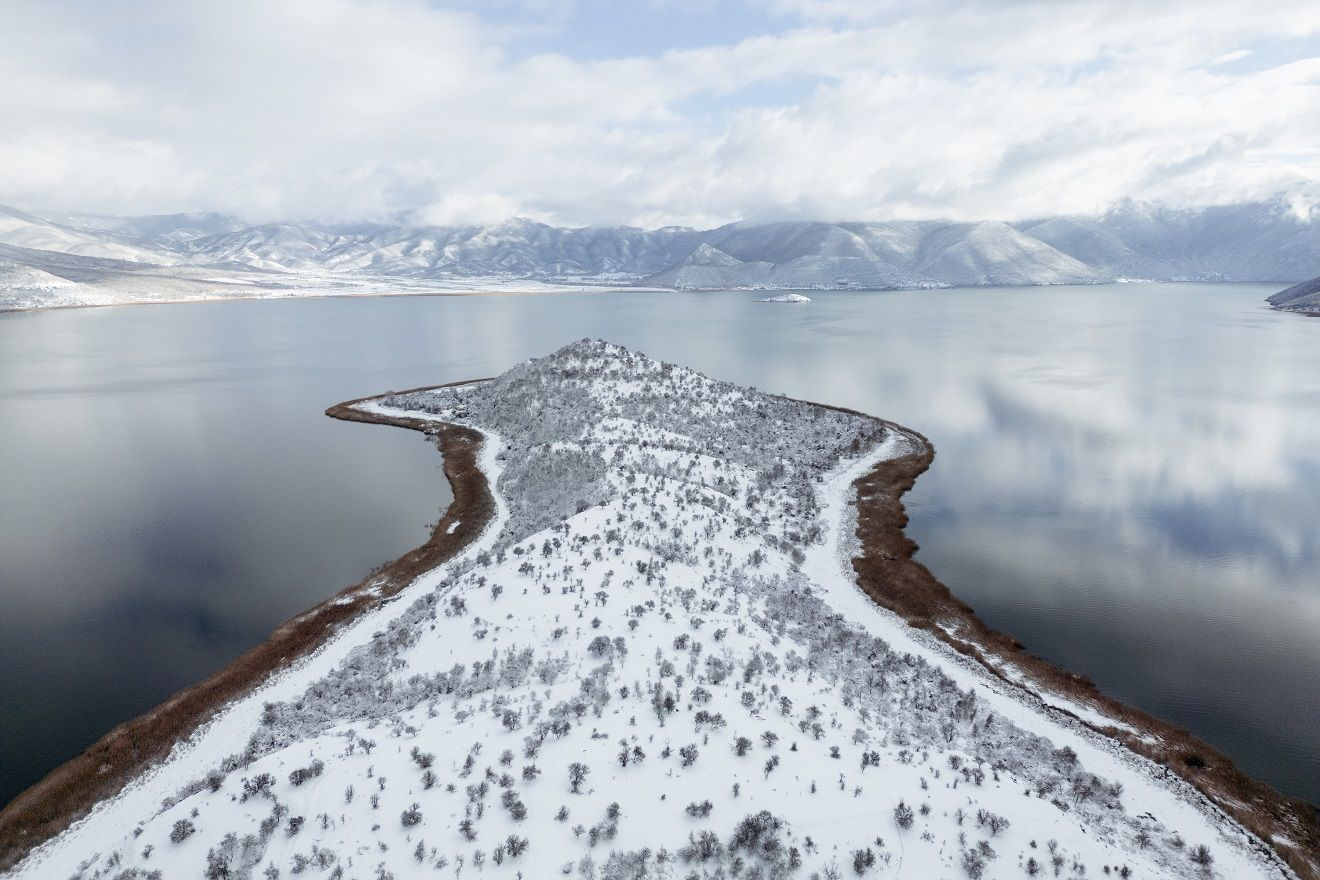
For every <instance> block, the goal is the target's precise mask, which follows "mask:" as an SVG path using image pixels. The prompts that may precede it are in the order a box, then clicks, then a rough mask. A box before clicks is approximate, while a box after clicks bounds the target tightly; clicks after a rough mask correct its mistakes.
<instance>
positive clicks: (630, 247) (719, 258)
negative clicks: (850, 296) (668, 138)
mask: <svg viewBox="0 0 1320 880" xmlns="http://www.w3.org/2000/svg"><path fill="white" fill-rule="evenodd" d="M1316 222H1318V221H1317V220H1315V219H1309V220H1303V219H1299V218H1298V216H1297V215H1296V213H1295V212H1293V211H1292V210H1291V208H1290V207H1289V205H1288V203H1287V201H1286V200H1280V199H1275V200H1272V201H1265V202H1255V203H1247V204H1241V205H1222V206H1214V207H1207V208H1202V209H1196V210H1174V209H1167V208H1162V207H1161V206H1158V205H1136V204H1126V205H1121V206H1118V207H1116V208H1114V209H1113V210H1111V211H1109V212H1108V213H1106V214H1104V215H1102V216H1096V217H1055V218H1048V219H1044V220H1040V221H1033V222H1029V223H1023V224H1018V225H1012V224H1008V223H1001V222H993V221H985V222H977V223H951V222H947V221H939V220H929V221H891V222H884V223H822V222H814V221H794V222H785V223H769V224H753V223H733V224H729V225H727V226H721V227H719V228H716V229H707V230H695V229H684V228H675V227H668V228H664V229H656V230H642V229H635V228H632V227H618V228H595V227H587V228H562V227H553V226H548V225H545V224H542V223H535V222H532V221H528V220H515V221H511V222H507V223H500V224H496V225H491V226H454V227H423V228H414V227H409V226H373V227H371V228H369V229H363V228H362V227H354V226H345V227H336V226H333V225H326V224H319V223H292V222H290V223H269V224H263V225H258V226H245V225H243V224H241V223H239V222H238V221H236V220H234V219H233V218H225V217H219V216H216V215H172V216H166V217H146V218H95V220H94V221H93V220H89V219H88V218H79V217H77V216H73V217H65V218H62V219H58V220H57V219H43V218H40V217H35V216H33V215H30V214H25V213H23V212H21V211H17V210H14V209H11V208H4V207H0V258H4V259H9V260H14V261H18V262H23V263H24V264H26V265H30V266H32V267H33V268H36V269H42V270H47V269H48V268H49V267H48V266H47V265H46V263H48V262H49V258H50V256H51V255H58V256H65V257H77V258H80V259H83V260H89V261H97V260H99V261H100V265H82V266H78V267H76V271H77V274H76V275H75V274H70V275H69V277H70V278H72V279H73V280H76V281H78V282H79V284H80V285H81V287H86V288H88V289H87V290H85V291H83V290H81V287H80V289H79V292H76V293H68V292H66V293H65V294H64V295H61V296H47V297H39V298H38V297H32V296H27V295H15V293H14V291H13V290H11V289H9V288H8V287H7V286H6V285H5V283H4V280H3V278H0V309H2V308H42V307H54V306H59V305H81V304H96V303H99V302H102V301H110V302H165V301H176V300H193V299H214V298H217V297H226V296H291V295H305V296H316V295H335V296H344V295H365V294H369V293H375V294H381V293H426V292H429V293H440V292H454V291H467V292H473V291H481V292H491V291H497V290H498V291H509V292H529V291H539V290H564V289H588V288H589V289H605V290H609V289H621V288H626V287H639V286H646V287H652V288H667V289H675V290H731V289H738V290H837V289H849V290H888V289H897V288H911V289H923V288H939V287H949V286H952V285H1039V284H1092V283H1104V282H1130V281H1135V280H1156V281H1188V280H1197V281H1300V280H1303V279H1306V278H1311V277H1314V276H1316V275H1318V274H1320V250H1318V249H1317V248H1316V226H1315V224H1316ZM56 274H59V273H56ZM216 284H222V285H224V286H223V287H220V288H217V287H215V286H214V285H216Z"/></svg>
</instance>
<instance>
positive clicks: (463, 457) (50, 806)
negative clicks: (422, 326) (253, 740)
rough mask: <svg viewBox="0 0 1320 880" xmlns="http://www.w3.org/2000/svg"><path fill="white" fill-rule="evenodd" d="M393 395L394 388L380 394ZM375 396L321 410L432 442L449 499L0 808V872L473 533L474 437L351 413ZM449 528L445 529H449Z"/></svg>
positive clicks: (485, 508) (482, 502)
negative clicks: (413, 538)
mask: <svg viewBox="0 0 1320 880" xmlns="http://www.w3.org/2000/svg"><path fill="white" fill-rule="evenodd" d="M481 381H485V380H483V379H472V380H465V381H461V382H449V383H444V384H442V385H431V386H424V387H423V388H413V389H407V390H409V391H421V390H428V389H430V388H442V387H448V386H454V385H466V384H471V383H472V382H481ZM387 393H403V392H387ZM379 396H381V395H372V396H371V397H364V398H359V399H357V400H349V401H345V402H344V403H339V404H336V405H334V406H332V407H330V408H329V409H327V410H326V411H325V413H326V415H328V416H330V417H331V418H336V419H340V420H343V421H352V422H364V423H370V424H383V425H393V426H395V427H400V428H407V429H410V430H414V431H421V432H423V433H425V434H427V435H428V436H431V437H433V438H434V439H435V440H436V444H437V446H438V447H439V450H440V453H441V455H442V457H443V466H444V472H445V477H446V478H447V479H448V481H449V485H450V488H451V490H452V492H453V496H454V497H453V501H451V502H450V505H449V507H448V508H447V509H446V510H445V513H444V515H443V516H442V517H441V518H440V520H439V521H438V522H437V523H436V525H435V528H434V530H433V531H432V533H431V537H430V539H428V540H427V542H426V543H424V544H422V545H421V546H420V547H416V548H414V549H413V550H410V551H408V552H407V553H405V554H404V555H403V556H400V557H399V558H398V559H395V560H393V561H391V562H388V563H386V564H385V565H383V566H381V567H380V568H378V569H376V570H375V571H373V572H371V573H370V574H369V575H367V577H365V578H363V579H362V580H361V581H358V582H357V583H355V584H352V585H351V586H349V587H346V588H344V589H342V590H340V591H339V592H337V593H335V594H334V595H332V596H329V597H327V598H326V599H325V600H324V601H322V602H320V603H319V604H317V605H315V606H313V607H312V608H309V609H308V610H306V611H303V612H301V613H299V614H297V615H295V616H294V617H291V618H290V619H288V620H286V621H285V622H284V623H282V624H280V626H278V627H277V628H276V629H275V630H274V631H273V632H272V633H271V634H270V636H268V637H267V638H266V640H265V641H264V642H262V643H261V644H259V645H257V646H255V647H253V648H251V649H250V650H248V651H247V652H245V653H243V654H242V655H240V656H239V657H238V658H236V659H235V660H233V661H231V662H230V663H228V664H226V665H225V666H224V667H222V668H221V669H219V670H218V671H216V672H215V673H214V674H212V675H211V676H210V677H209V678H206V679H204V680H202V681H201V682H199V683H197V684H194V685H191V686H189V687H187V688H185V689H183V690H181V691H179V692H178V693H176V694H174V695H173V696H171V697H170V698H169V699H167V700H165V701H164V702H163V703H161V704H160V705H159V706H157V707H156V708H154V709H152V710H151V711H149V712H147V713H145V714H143V715H140V716H138V717H137V718H134V719H131V720H129V721H126V722H124V723H122V724H120V725H118V726H116V727H114V728H113V729H111V730H110V731H109V732H108V733H106V734H105V735H104V736H102V737H101V738H100V739H99V740H97V741H96V742H95V743H93V744H92V745H91V746H89V747H88V748H87V749H86V750H85V751H83V753H82V754H80V755H78V756H76V757H74V758H71V759H69V760H68V761H65V762H64V763H63V764H60V765H59V766H58V767H56V768H55V769H53V770H52V771H51V772H50V773H48V774H46V776H44V777H43V778H42V779H41V780H40V781H38V782H37V783H35V784H34V785H32V786H31V787H29V788H27V789H25V790H24V791H23V792H21V793H20V794H19V795H18V796H17V797H15V798H14V799H13V800H12V801H10V802H9V803H8V804H7V805H5V807H4V808H3V809H0V873H3V872H5V871H8V870H9V869H10V868H12V867H14V866H15V865H17V864H18V863H19V862H21V861H22V860H23V859H24V858H25V857H26V856H27V855H28V853H29V852H31V851H32V850H33V849H35V848H36V847H38V846H40V845H42V844H43V843H45V842H46V841H48V840H50V839H52V838H54V837H55V836H57V835H58V834H60V833H61V832H62V831H64V830H65V829H66V828H68V827H69V826H70V825H72V824H73V823H74V822H76V821H78V820H79V819H81V818H83V817H84V816H86V815H87V814H88V813H89V812H90V811H91V809H92V808H93V807H94V806H95V805H96V804H98V803H100V802H102V801H105V800H107V799H109V798H112V797H114V796H116V795H117V794H119V793H120V792H121V791H122V790H123V789H124V787H125V786H126V785H127V784H128V783H129V782H130V781H131V780H132V779H134V778H135V777H136V776H137V775H139V774H140V773H142V772H144V771H145V770H147V769H148V768H149V767H151V766H153V765H154V764H156V763H157V762H158V761H160V760H162V759H164V758H166V757H167V756H168V755H169V754H170V751H171V750H172V749H173V748H174V746H175V745H176V744H177V743H179V742H182V741H183V740H185V739H186V738H187V737H189V736H190V735H192V734H193V733H194V732H195V731H197V730H198V729H200V728H201V727H202V726H204V725H205V724H206V723H207V722H208V721H210V720H211V718H212V717H214V716H215V714H216V713H217V712H218V711H219V710H220V709H221V708H222V707H224V706H225V705H227V704H229V703H230V702H232V701H234V700H236V699H238V698H240V697H242V696H243V695H245V694H247V693H250V692H251V691H252V690H254V689H256V688H258V687H260V686H261V685H262V684H264V683H265V682H267V681H268V680H269V679H270V678H271V677H272V676H273V675H274V674H275V673H277V672H279V671H280V670H282V669H285V668H287V667H288V666H289V665H290V664H291V663H293V662H294V661H296V660H298V659H299V658H301V657H304V656H306V655H308V654H310V653H311V652H313V651H314V650H316V649H317V648H318V647H320V646H321V645H323V644H324V643H325V642H326V641H327V640H328V639H329V638H330V637H331V636H332V635H333V634H334V633H335V632H337V631H338V630H339V629H340V628H341V627H343V626H344V625H345V624H346V623H348V622H349V621H351V620H353V619H355V618H357V617H359V616H361V615H362V614H364V613H366V612H368V611H370V610H373V609H375V608H377V607H379V606H380V605H381V604H383V603H384V601H385V600H387V599H389V598H391V597H393V596H394V595H396V594H397V593H398V592H399V591H400V590H402V589H403V588H404V587H406V586H407V585H408V584H409V583H411V582H412V581H413V580H414V579H415V578H416V577H417V576H418V575H420V574H423V573H424V572H426V571H429V570H431V569H433V568H435V567H436V566H438V565H440V564H441V563H443V562H445V561H446V560H448V559H450V558H452V557H453V556H454V555H456V554H457V553H458V552H459V551H460V550H462V549H463V548H464V547H466V546H467V545H468V544H469V543H470V542H471V541H472V540H473V539H475V538H476V537H477V536H478V535H480V534H481V532H482V530H483V529H484V528H485V526H486V524H487V523H488V522H489V521H490V519H491V517H492V515H493V512H494V509H495V507H494V496H493V495H492V493H491V488H490V486H489V485H488V482H487V479H486V475H485V473H484V472H483V471H482V470H481V468H480V467H479V466H478V464H477V453H478V451H479V449H480V448H481V444H482V442H483V437H482V435H481V434H480V433H479V432H477V431H475V430H473V429H472V428H467V427H463V426H461V425H451V424H448V423H443V422H435V421H427V420H424V419H410V418H403V417H399V416H390V415H384V414H377V413H367V412H363V411H361V410H357V409H354V408H353V407H354V405H355V404H358V403H362V402H365V401H368V400H372V399H375V398H376V397H379ZM451 526H452V527H453V529H452V531H451V530H450V529H451Z"/></svg>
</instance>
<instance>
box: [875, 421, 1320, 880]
mask: <svg viewBox="0 0 1320 880" xmlns="http://www.w3.org/2000/svg"><path fill="white" fill-rule="evenodd" d="M887 424H888V425H889V427H890V428H891V429H893V430H897V431H898V432H899V433H900V434H903V435H906V436H907V437H909V438H911V441H912V451H911V452H910V453H908V454H907V455H903V456H900V457H898V458H894V459H889V460H887V461H882V462H880V463H879V464H877V465H876V466H875V467H874V468H872V469H871V470H870V471H869V472H868V473H866V474H865V475H863V476H862V477H860V478H859V479H858V480H857V481H856V482H855V483H854V484H853V485H854V486H855V487H856V490H857V505H858V518H857V537H858V538H859V539H860V540H861V544H862V555H861V556H860V557H859V558H857V559H854V560H853V568H854V569H855V570H856V571H857V579H858V583H859V584H860V585H861V587H862V589H863V590H864V591H865V592H866V594H867V595H868V596H870V597H871V598H872V599H873V600H875V601H876V602H877V603H878V604H880V605H882V606H883V607H885V608H888V609H889V610H890V611H893V612H895V613H896V614H898V615H900V616H902V617H903V618H904V619H906V620H907V621H908V623H910V624H911V625H912V626H915V627H919V628H921V629H924V630H927V631H929V632H930V633H931V634H932V635H934V636H935V637H936V638H938V639H940V640H941V641H943V642H945V643H947V644H948V645H950V646H951V647H952V648H953V649H954V650H956V651H958V652H959V653H961V654H963V655H965V656H968V657H971V658H973V659H975V660H977V661H979V662H980V663H981V664H983V665H984V666H985V667H986V668H987V669H989V670H990V671H991V672H992V673H994V674H995V675H996V676H998V677H1000V678H1004V675H1003V674H1002V673H1001V672H1000V671H999V668H998V667H1005V666H1007V667H1011V668H1012V669H1013V670H1014V671H1015V674H1016V675H1017V676H1019V677H1020V678H1021V679H1023V680H1025V681H1026V682H1027V683H1028V684H1029V685H1030V686H1031V688H1032V689H1033V690H1040V691H1042V692H1053V693H1056V694H1060V695H1062V696H1065V697H1067V698H1068V699H1069V700H1072V701H1074V702H1077V703H1081V704H1083V705H1089V706H1092V707H1094V708H1095V709H1097V710H1098V711H1099V712H1101V713H1103V714H1105V715H1108V716H1109V717H1111V718H1113V719H1115V720H1116V721H1118V722H1121V723H1122V724H1124V725H1126V726H1127V727H1129V728H1131V729H1130V730H1124V729H1121V728H1117V727H1105V728H1098V730H1099V732H1100V733H1103V734H1105V735H1107V736H1109V737H1111V738H1112V739H1114V740H1116V741H1118V742H1120V743H1122V744H1123V745H1124V746H1126V747H1127V748H1129V749H1131V750H1132V751H1133V752H1136V753H1137V754H1140V755H1143V756H1145V757H1146V758H1149V759H1150V760H1151V761H1154V762H1155V763H1156V764H1159V765H1161V766H1163V767H1164V768H1165V772H1172V773H1176V774H1178V775H1179V776H1181V777H1182V778H1183V779H1186V780H1187V781H1188V782H1190V783H1191V784H1192V785H1194V786H1195V787H1196V788H1197V789H1199V790H1200V791H1201V792H1203V793H1204V794H1205V795H1206V796H1207V797H1208V798H1209V799H1210V800H1211V801H1212V802H1213V803H1214V804H1216V805H1217V806H1218V807H1219V808H1220V809H1221V810H1223V811H1224V812H1225V813H1227V814H1228V815H1229V816H1232V817H1233V818H1234V819H1235V820H1237V822H1238V823H1240V824H1241V825H1242V826H1243V827H1245V828H1246V829H1248V830H1249V831H1251V832H1252V833H1253V834H1255V835H1256V836H1257V837H1259V838H1260V839H1261V840H1262V841H1265V842H1266V843H1267V844H1268V845H1269V847H1270V848H1272V849H1273V851H1274V852H1275V853H1277V854H1278V856H1279V857H1280V858H1282V859H1283V860H1284V861H1285V862H1286V863H1287V864H1288V865H1289V866H1290V867H1291V868H1292V869H1293V870H1294V871H1295V872H1296V873H1297V875H1298V876H1299V877H1301V878H1302V880H1320V816H1318V815H1317V809H1316V807H1315V806H1314V805H1313V804H1309V803H1307V802H1305V801H1302V800H1298V799H1296V798H1289V797H1286V796H1284V795H1282V794H1280V793H1279V792H1277V791H1275V790H1274V789H1272V788H1270V787H1269V786H1268V785H1265V784H1264V783H1262V782H1258V781H1256V780H1255V779H1252V778H1251V777H1249V776H1247V775H1246V774H1245V773H1243V772H1242V771H1241V770H1239V769H1238V768H1237V767H1235V766H1234V765H1233V762H1232V761H1231V760H1230V759H1229V758H1228V757H1227V756H1225V755H1223V754H1222V753H1220V752H1218V751H1217V750H1215V749H1214V748H1212V747H1210V746H1208V745H1206V744H1205V743H1203V742H1201V741H1200V740H1198V739H1197V738H1195V737H1194V736H1192V735H1191V734H1190V733H1188V732H1187V731H1186V730H1183V729H1182V728H1179V727H1175V726H1174V725H1172V724H1169V723H1167V722H1164V721H1160V720H1159V719H1157V718H1153V717H1151V716H1150V715H1148V714H1146V713H1145V712H1142V711H1141V710H1139V709H1134V708H1132V707H1131V706H1127V705H1124V704H1123V703H1120V702H1118V701H1117V700H1114V699H1112V698H1111V697H1108V696H1106V695H1105V694H1103V693H1101V692H1100V691H1099V690H1098V689H1097V688H1096V686H1095V685H1094V684H1093V683H1092V682H1091V681H1089V680H1088V679H1086V678H1085V677H1083V676H1080V675H1075V674H1073V673H1070V672H1066V671H1064V670H1062V669H1060V668H1058V667H1057V666H1054V665H1052V664H1050V663H1049V662H1047V661H1045V660H1042V659H1041V658H1039V657H1036V656H1033V655H1031V654H1028V653H1026V651H1025V649H1024V648H1023V646H1022V644H1021V643H1020V642H1018V641H1017V640H1016V639H1014V638H1011V637H1010V636H1007V635H1005V634H1004V633H1001V632H997V631H995V630H992V629H990V628H989V627H988V626H986V625H985V624H984V623H982V622H981V620H980V619H979V618H977V616H976V615H975V613H973V611H972V609H971V608H970V607H968V606H967V605H966V604H964V603H963V602H961V601H959V600H958V599H957V597H955V596H954V595H953V594H952V593H951V592H949V588H948V587H946V586H944V584H942V583H940V582H939V581H938V580H936V579H935V576H934V575H932V574H931V573H930V571H929V570H928V569H927V568H926V567H925V566H924V565H922V564H921V563H919V562H917V561H916V560H914V559H913V558H912V557H913V554H915V553H916V551H917V545H916V543H914V542H913V541H912V540H911V539H910V538H908V537H907V535H905V534H904V532H903V530H904V528H905V527H906V526H907V522H908V518H907V513H906V512H905V511H904V509H903V503H902V497H903V495H904V493H906V492H907V491H908V490H909V489H911V488H912V486H913V484H914V483H915V482H916V480H917V477H919V476H920V475H921V474H922V473H923V472H925V470H926V469H927V468H928V467H930V464H931V461H932V460H933V459H934V457H935V452H934V449H933V448H932V446H931V444H930V442H929V441H928V440H926V438H925V437H923V436H921V435H920V434H918V433H916V432H915V431H911V430H909V429H907V428H903V427H901V426H898V425H894V424H892V423H887ZM946 627H947V628H948V630H952V632H953V633H954V634H953V635H950V633H949V632H948V631H946ZM1005 680H1007V679H1005ZM1079 720H1080V719H1079ZM1132 731H1136V732H1137V733H1136V734H1134V733H1133V732H1132Z"/></svg>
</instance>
